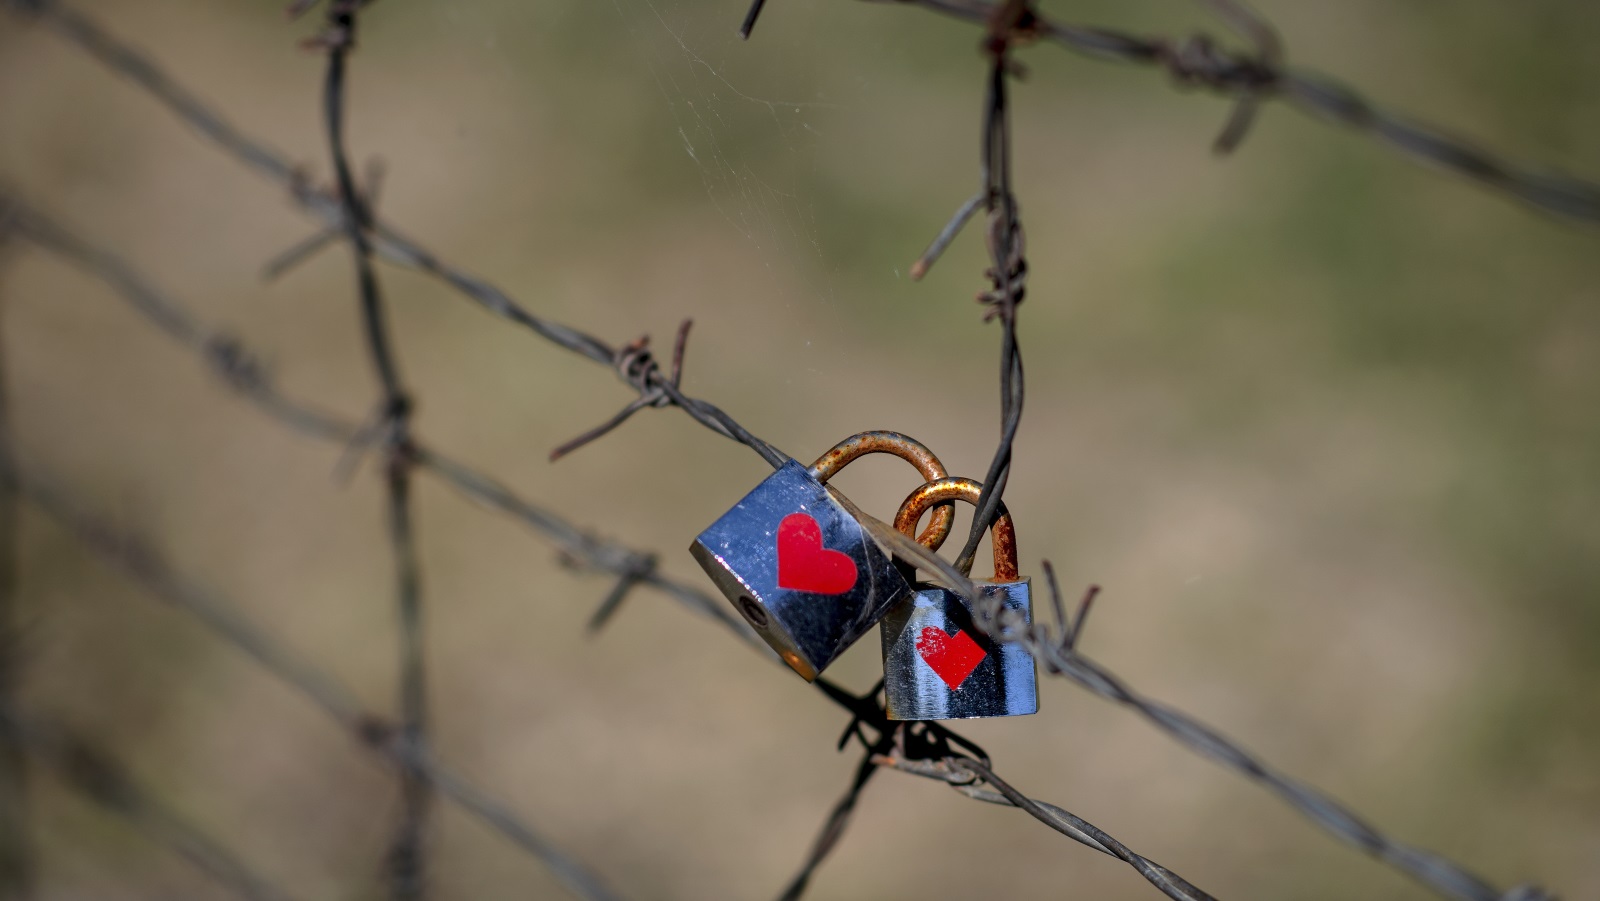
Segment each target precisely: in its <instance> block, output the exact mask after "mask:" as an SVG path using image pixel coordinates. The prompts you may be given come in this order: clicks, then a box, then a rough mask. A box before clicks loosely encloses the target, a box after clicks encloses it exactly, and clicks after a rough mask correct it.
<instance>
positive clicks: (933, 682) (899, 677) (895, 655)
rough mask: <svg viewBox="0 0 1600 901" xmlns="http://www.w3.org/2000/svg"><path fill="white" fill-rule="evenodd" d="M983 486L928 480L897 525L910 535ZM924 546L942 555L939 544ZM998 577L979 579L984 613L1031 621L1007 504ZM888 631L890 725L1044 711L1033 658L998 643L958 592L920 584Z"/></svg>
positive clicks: (973, 497)
mask: <svg viewBox="0 0 1600 901" xmlns="http://www.w3.org/2000/svg"><path fill="white" fill-rule="evenodd" d="M982 493H983V486H982V485H981V484H979V483H978V482H975V481H973V480H971V479H962V478H949V479H938V480H934V481H930V482H929V483H928V484H926V485H924V486H922V487H921V488H918V489H917V490H916V491H914V492H912V493H911V496H910V497H907V498H906V500H905V503H904V504H902V505H901V507H900V512H899V514H898V515H896V516H895V519H894V525H895V528H897V529H899V530H900V531H901V532H903V533H904V534H906V535H912V534H915V533H914V531H913V530H914V529H915V528H916V525H917V520H918V519H919V518H921V516H922V514H923V512H925V511H926V510H927V509H928V508H929V507H930V506H932V505H934V504H937V503H942V502H946V501H951V500H957V499H959V500H965V501H968V502H970V503H973V504H977V503H978V498H979V496H980V495H982ZM930 539H931V536H928V535H924V536H923V537H922V538H919V539H918V542H919V543H920V544H922V545H923V546H925V547H928V548H929V549H930V550H936V549H937V548H938V547H939V544H940V542H939V541H934V540H930ZM990 540H991V541H992V542H993V544H994V578H993V579H990V580H974V581H975V582H976V584H977V585H978V586H979V587H980V590H981V592H982V594H983V597H984V600H985V601H986V602H987V603H985V604H980V605H979V615H981V616H985V617H989V618H994V619H998V618H999V617H1000V616H1001V615H1002V614H1001V613H999V611H1001V610H1006V611H1012V616H1015V617H1019V618H1020V620H1021V622H1022V623H1024V624H1026V623H1029V622H1031V621H1032V618H1033V609H1032V599H1031V597H1030V596H1029V580H1027V579H1019V578H1017V538H1016V531H1015V530H1014V529H1013V528H1012V525H1011V514H1010V513H1009V512H1007V510H1006V507H1005V504H1001V505H1000V508H999V511H998V514H997V515H996V516H995V520H994V525H993V527H992V529H991V530H990ZM881 625H882V628H883V632H882V636H883V690H884V694H885V696H886V699H887V704H886V706H887V709H888V714H889V719H891V720H954V719H968V718H973V717H987V716H1025V715H1027V714H1030V713H1038V712H1039V677H1038V673H1037V671H1036V670H1035V668H1034V662H1033V655H1032V654H1029V653H1028V651H1027V649H1026V648H1024V647H1023V646H1022V645H1020V644H1017V643H1015V642H997V641H994V640H993V639H992V638H990V637H989V632H988V630H987V629H985V628H984V627H983V626H984V625H985V624H984V623H980V622H979V621H977V620H976V619H975V618H974V613H973V611H972V610H970V609H968V607H967V605H966V604H965V603H964V602H963V601H962V599H961V598H960V597H959V596H958V595H956V594H955V593H954V592H952V591H949V590H947V589H944V588H941V587H939V586H937V585H927V584H922V583H918V584H917V585H916V586H915V588H914V590H913V592H912V594H911V596H910V597H908V598H906V599H905V600H903V601H901V602H900V603H898V604H896V605H895V606H894V607H892V608H890V610H889V612H888V613H887V614H885V615H884V617H883V621H882V623H881Z"/></svg>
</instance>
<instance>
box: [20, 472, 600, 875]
mask: <svg viewBox="0 0 1600 901" xmlns="http://www.w3.org/2000/svg"><path fill="white" fill-rule="evenodd" d="M0 468H3V469H4V471H5V472H6V473H7V474H8V475H9V476H10V477H11V478H12V479H14V480H15V483H16V484H17V486H18V490H19V492H20V494H21V495H22V496H23V497H24V498H25V499H27V500H28V501H29V503H31V504H33V505H34V506H35V507H37V508H39V509H40V510H42V511H43V512H45V513H46V514H47V515H49V516H50V518H51V519H53V520H54V521H56V522H57V523H58V524H60V525H61V526H62V527H63V528H65V529H66V530H67V531H68V532H69V533H71V534H72V535H73V536H75V537H76V538H77V539H78V540H79V541H80V542H82V543H83V544H84V545H85V546H86V547H87V548H89V549H90V550H91V551H93V552H94V553H96V554H97V555H99V556H100V557H101V558H102V559H104V560H105V561H106V562H108V563H110V564H112V565H113V566H115V567H116V568H118V569H120V570H122V571H123V573H125V574H126V575H127V576H128V577H130V578H131V579H132V580H133V581H134V582H136V583H138V584H139V585H142V586H143V587H144V588H145V589H146V590H148V591H149V592H150V593H151V594H153V595H154V596H156V597H157V598H160V599H161V600H163V601H165V602H166V603H168V604H170V605H171V606H172V607H174V608H175V609H177V610H179V611H181V612H183V613H185V614H187V615H189V616H192V617H194V618H195V619H196V620H197V621H198V622H200V623H201V624H202V625H204V626H206V627H207V628H208V629H209V630H210V631H211V632H213V633H214V634H216V635H217V636H218V637H220V638H221V639H223V640H224V641H226V642H228V643H229V644H231V645H232V646H233V647H234V648H235V649H237V650H239V651H241V652H243V653H244V654H245V655H246V656H248V657H250V658H252V659H253V660H255V661H256V662H257V663H258V664H260V665H261V666H262V668H263V669H265V670H266V671H267V672H269V673H271V674H272V675H273V676H275V677H277V678H278V679H279V680H281V681H283V682H284V683H285V684H286V685H288V686H290V687H292V688H293V689H295V690H296V691H297V692H299V693H300V694H302V695H304V696H305V697H306V698H307V699H308V700H310V701H311V702H312V703H313V704H314V705H315V706H317V707H318V708H319V709H321V710H322V711H323V712H324V713H326V714H327V715H328V716H329V717H331V718H332V719H333V720H334V721H335V722H337V723H338V724H339V725H340V726H341V727H343V729H344V730H345V731H346V732H348V733H349V734H350V735H351V736H352V737H354V738H355V739H356V741H357V743H358V744H360V745H361V746H362V747H364V748H367V749H369V750H371V751H373V752H374V753H376V754H378V755H379V756H381V757H383V758H384V759H386V760H388V761H389V762H390V763H391V764H394V765H395V766H396V767H397V768H399V769H400V770H401V771H403V772H414V773H416V774H417V775H418V777H419V778H421V779H424V780H425V781H426V782H427V783H428V784H430V785H432V786H433V787H434V788H436V789H437V790H438V791H439V792H440V794H442V795H443V796H445V797H447V798H449V799H451V800H452V801H454V802H455V803H456V804H457V805H459V806H460V807H461V808H462V809H463V810H465V811H467V812H468V813H470V814H472V815H473V816H475V817H477V818H478V819H480V820H482V821H483V822H484V823H485V824H487V825H488V826H490V828H492V829H494V830H495V831H496V832H499V833H500V834H501V835H503V836H505V837H506V838H508V839H510V840H511V841H512V842H513V843H514V844H515V845H517V847H519V848H521V849H522V850H524V851H526V852H528V853H530V854H532V855H533V856H534V857H535V858H537V859H539V860H541V861H542V862H543V863H544V864H545V865H546V868H547V869H548V870H549V871H550V873H551V874H552V875H554V876H555V877H556V878H557V880H558V881H560V883H561V884H562V885H563V886H564V887H565V888H566V889H567V891H568V892H569V893H570V894H571V895H573V896H574V897H577V898H582V899H584V901H618V897H619V896H617V895H616V894H614V893H613V892H612V891H611V890H610V889H609V888H607V887H606V886H605V884H604V883H603V882H602V881H601V880H600V879H599V878H598V877H597V876H595V875H594V874H592V873H590V872H589V870H588V869H587V868H586V867H585V866H584V865H583V864H581V863H579V862H578V860H577V858H575V857H573V856H572V855H571V854H569V853H567V852H566V851H564V850H562V849H561V848H560V847H559V846H558V845H556V844H555V843H554V842H552V841H550V840H549V839H547V838H546V837H545V836H544V835H543V833H541V832H540V831H538V830H536V829H534V828H533V827H532V826H530V825H528V824H527V823H526V822H525V821H524V820H522V819H521V818H519V817H517V816H516V815H515V814H514V813H512V812H511V811H510V809H509V808H507V807H506V806H505V805H504V804H502V803H500V802H499V801H497V800H496V799H495V798H494V796H493V795H490V794H488V793H486V792H484V791H482V790H481V789H478V788H476V787H475V786H473V785H472V783H470V782H468V781H467V780H466V779H464V778H462V777H461V776H460V775H458V774H457V773H456V772H455V771H453V770H451V769H450V768H448V767H447V766H445V765H444V764H442V763H440V762H439V761H438V760H436V759H435V758H434V757H433V755H432V753H431V752H430V751H428V749H427V748H426V747H425V746H424V745H422V744H421V743H420V742H416V741H414V740H412V739H411V738H410V737H409V736H408V734H407V732H406V730H405V729H403V728H401V727H400V726H399V725H397V724H395V723H391V722H389V721H387V720H385V719H383V718H382V717H379V716H377V715H375V714H372V713H370V712H368V711H366V710H365V709H363V708H362V707H361V705H360V704H359V702H357V701H356V700H355V696H354V694H353V693H352V692H350V690H349V689H347V688H345V687H344V686H343V685H341V684H340V683H339V682H337V681H336V680H335V679H334V678H333V677H331V676H329V675H328V674H327V673H325V672H323V671H322V670H320V669H318V668H317V667H315V666H313V665H312V664H310V663H307V662H306V661H305V660H303V659H302V658H301V657H300V656H299V655H297V654H295V653H293V652H292V651H289V650H288V649H287V648H285V647H284V646H283V645H281V644H279V643H278V642H277V641H276V640H274V639H273V638H271V637H269V636H268V635H267V634H266V633H265V632H264V631H263V630H262V629H260V628H259V627H258V626H256V625H255V624H254V623H252V622H250V620H249V619H248V618H247V617H246V616H244V615H243V614H242V613H241V612H240V611H239V610H238V608H236V607H235V606H234V605H232V604H231V603H229V602H228V601H226V600H225V599H224V598H222V597H221V596H220V595H218V594H216V593H215V592H213V591H211V590H209V589H208V588H206V587H204V586H202V585H200V584H199V583H197V582H195V581H193V580H190V579H188V578H186V577H185V576H184V575H183V574H182V573H180V572H178V571H177V570H176V569H174V568H173V567H172V566H171V565H170V564H169V563H168V562H167V561H166V560H165V559H164V558H163V557H162V556H161V555H160V554H159V553H158V552H157V551H156V550H155V549H154V548H152V547H151V546H150V545H148V544H146V543H145V542H143V541H141V540H140V539H139V538H138V537H137V536H135V535H133V534H131V533H128V532H125V531H122V530H119V529H117V528H114V527H113V526H111V525H110V524H108V523H107V522H105V521H104V520H102V519H100V518H98V517H96V516H95V515H93V514H91V513H88V512H86V511H85V510H84V509H83V507H82V506H81V505H80V504H79V503H78V501H77V500H76V499H75V498H73V497H71V496H70V495H69V494H68V493H67V492H65V491H63V490H62V489H60V488H58V487H57V486H56V485H55V484H54V483H52V482H50V481H48V480H47V479H45V478H42V477H40V476H38V475H36V474H35V472H34V469H33V467H31V466H27V465H23V464H21V463H19V461H18V460H16V459H14V458H5V459H0Z"/></svg>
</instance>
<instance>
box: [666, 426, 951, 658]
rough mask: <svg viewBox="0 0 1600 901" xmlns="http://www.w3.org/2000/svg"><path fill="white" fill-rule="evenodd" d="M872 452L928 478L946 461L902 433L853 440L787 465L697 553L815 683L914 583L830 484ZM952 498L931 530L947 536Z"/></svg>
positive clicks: (705, 538) (694, 549) (697, 545)
mask: <svg viewBox="0 0 1600 901" xmlns="http://www.w3.org/2000/svg"><path fill="white" fill-rule="evenodd" d="M870 453H889V454H894V455H896V456H898V457H901V458H903V459H905V460H907V461H909V462H910V463H911V464H912V465H913V466H915V467H916V468H917V470H918V472H920V473H922V477H923V478H924V479H927V480H935V479H941V478H943V477H944V476H945V469H944V465H943V464H942V463H940V462H939V458H938V457H935V456H934V455H933V452H932V451H930V450H928V449H927V448H926V447H924V446H923V445H922V444H920V443H918V442H917V441H916V440H914V439H912V438H908V437H907V436H905V435H901V434H899V433H896V432H862V433H861V434H859V435H855V436H853V437H850V438H847V439H845V440H844V441H841V442H840V443H839V444H837V445H835V446H834V448H833V449H832V450H830V451H828V452H827V453H825V454H823V455H822V456H821V457H820V458H818V460H817V462H815V463H813V464H811V466H810V467H805V466H801V465H800V464H799V463H796V462H794V461H793V460H791V461H789V462H788V463H786V464H784V465H783V467H782V468H780V469H779V470H778V471H777V472H775V473H773V474H772V475H771V476H770V477H768V478H767V480H766V481H764V482H762V483H761V484H760V485H757V486H756V488H755V490H753V491H751V492H750V493H749V494H747V495H745V497H744V500H741V501H740V502H739V503H738V504H736V505H735V506H734V508H733V509H732V510H729V511H728V512H727V513H726V514H724V515H723V516H722V518H721V519H718V520H717V521H716V522H714V523H712V524H711V526H710V527H709V528H707V529H706V530H705V531H704V532H701V533H700V536H699V537H698V538H696V539H695V542H694V544H693V545H691V546H690V547H689V552H690V553H691V554H693V555H694V558H695V559H696V560H697V561H699V563H700V566H701V567H702V568H704V569H705V571H706V574H707V575H709V576H710V577H711V580H712V581H713V582H715V583H716V584H717V587H718V588H719V589H721V590H722V593H723V594H725V595H727V597H728V600H729V601H731V602H732V603H733V605H734V607H735V608H736V609H738V611H739V613H740V614H741V615H742V616H743V617H744V618H745V621H746V622H748V623H749V624H750V625H751V626H752V627H753V628H754V629H755V630H756V633H757V634H759V635H760V636H761V637H762V639H763V640H765V641H766V642H767V644H769V645H771V646H772V649H773V650H774V651H777V652H778V655H779V656H780V657H782V658H783V659H784V662H786V663H788V664H789V666H791V667H792V668H793V669H794V671H795V672H797V673H799V674H800V675H801V676H803V677H804V678H805V680H806V681H807V682H810V681H812V680H814V679H816V677H817V675H818V674H819V673H821V672H822V671H823V669H824V668H826V667H827V666H828V664H830V663H832V662H833V660H834V659H835V658H836V657H838V656H839V655H840V654H842V653H844V651H845V649H846V648H848V647H850V645H852V644H854V643H855V641H856V639H858V638H860V637H861V636H862V635H863V634H865V633H866V632H867V630H869V629H871V628H872V627H873V626H874V625H876V624H877V622H878V620H879V619H880V618H881V617H882V616H883V613H884V611H885V610H887V609H888V608H889V606H890V605H891V604H893V603H894V602H895V601H897V600H899V599H900V598H902V597H903V596H905V595H906V593H908V592H909V591H910V590H911V589H910V585H909V584H908V583H907V582H906V580H905V577H904V576H902V575H901V574H900V571H899V569H898V568H897V567H896V566H895V565H894V562H893V560H892V558H891V556H890V554H889V552H888V551H886V550H885V549H884V548H883V547H882V546H880V545H879V544H878V542H877V541H876V540H875V539H873V538H872V537H871V536H870V535H869V534H868V533H867V531H866V530H865V529H863V528H862V526H861V523H860V522H859V521H858V520H857V519H856V518H855V516H853V515H852V514H851V513H850V512H849V510H848V509H847V508H846V506H845V504H842V503H840V500H839V498H837V497H835V496H834V494H833V493H832V491H833V489H831V488H829V487H827V486H826V485H825V484H824V483H825V482H827V480H828V479H829V478H831V477H832V476H833V475H834V473H837V472H838V471H839V470H841V469H843V468H844V467H845V465H846V464H848V463H849V462H850V461H851V460H854V459H855V458H857V457H859V456H861V455H863V454H870ZM952 507H953V505H946V506H943V507H940V508H937V509H935V510H934V515H933V518H932V520H930V522H929V524H928V528H927V530H926V532H925V534H924V536H923V537H924V538H925V539H927V540H929V541H936V542H942V541H944V538H945V536H946V535H948V534H949V532H950V522H951V520H952V519H953V514H954V510H953V509H952Z"/></svg>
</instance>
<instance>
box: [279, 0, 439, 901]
mask: <svg viewBox="0 0 1600 901" xmlns="http://www.w3.org/2000/svg"><path fill="white" fill-rule="evenodd" d="M363 3H364V0H355V2H352V0H328V3H327V19H326V23H325V25H324V27H323V30H322V32H321V33H320V34H319V36H318V38H317V39H316V43H317V44H318V45H319V46H321V47H322V48H324V49H325V50H326V51H327V57H328V67H327V75H326V77H325V79H324V82H323V88H322V109H323V123H324V126H325V128H326V130H327V138H328V153H329V156H330V158H331V161H332V165H333V172H334V183H335V186H336V189H337V190H336V192H335V196H336V197H337V199H338V202H339V207H340V218H341V220H342V223H343V225H344V237H345V239H346V241H347V243H349V245H350V255H351V257H352V259H353V260H354V262H355V270H356V292H357V297H358V299H359V300H360V305H361V325H362V333H363V335H364V337H365V339H366V344H367V351H368V353H369V355H370V357H371V362H372V369H373V372H374V373H375V374H376V376H377V379H378V384H379V389H380V392H379V393H380V396H379V399H378V407H377V413H376V416H375V417H374V422H375V425H376V428H375V429H374V433H375V437H376V440H377V441H378V442H379V443H380V444H381V446H382V449H383V472H384V485H385V488H386V500H387V514H388V515H387V520H388V535H389V548H390V551H391V553H392V556H393V558H394V567H395V574H394V578H395V590H396V598H395V608H396V614H397V618H398V620H399V623H400V723H399V729H400V732H401V733H402V739H403V741H404V742H405V743H406V744H407V745H409V746H413V747H418V748H421V747H425V746H426V744H427V720H428V701H427V675H426V670H425V668H424V664H423V635H422V575H421V572H420V569H421V565H420V563H419V560H418V557H417V542H416V537H415V532H414V531H413V529H412V506H411V471H412V469H413V467H414V466H415V462H414V459H413V455H412V453H411V410H412V403H411V394H410V392H408V391H407V390H406V388H405V386H404V385H403V384H402V382H401V380H400V369H399V361H398V359H397V352H396V350H395V347H394V343H393V339H392V338H391V335H390V329H389V324H388V312H387V308H386V306H385V304H384V299H383V295H382V293H381V291H380V289H379V284H378V274H377V270H376V268H375V267H374V266H373V264H372V242H371V240H370V239H369V238H368V232H369V230H370V229H371V222H372V218H371V210H370V208H369V204H368V198H366V197H363V196H362V195H361V194H360V193H359V192H358V191H357V190H356V184H355V177H354V176H353V175H352V174H351V167H350V159H349V154H348V151H347V150H346V147H345V115H344V110H345V71H346V67H347V64H348V62H349V59H350V51H351V49H352V48H353V47H354V46H355V44H356V29H357V23H358V18H357V15H356V14H357V12H358V11H359V10H360V8H361V6H362V5H363ZM309 6H310V4H304V3H302V4H298V5H297V6H295V7H291V12H293V13H299V12H303V11H305V10H306V9H307V8H309ZM368 187H369V189H370V188H375V187H376V185H374V184H369V185H368ZM429 796H430V790H429V786H428V782H427V780H425V779H423V778H421V777H420V776H419V774H418V773H416V772H415V771H414V770H412V769H410V768H409V767H402V768H401V776H400V822H399V823H398V824H397V825H396V829H395V834H394V838H393V840H392V841H391V843H390V846H389V860H388V875H389V879H390V888H391V894H392V896H393V897H394V898H395V899H397V901H415V899H420V898H422V897H423V895H424V885H425V879H426V860H425V850H424V831H425V830H426V828H427V819H428V807H429Z"/></svg>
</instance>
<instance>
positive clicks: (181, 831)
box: [0, 706, 294, 901]
mask: <svg viewBox="0 0 1600 901" xmlns="http://www.w3.org/2000/svg"><path fill="white" fill-rule="evenodd" d="M0 732H3V733H4V734H5V736H6V737H7V739H8V740H11V741H14V742H16V743H17V744H18V745H19V746H20V747H22V748H23V749H25V750H26V751H27V753H28V754H29V756H31V757H32V758H34V759H35V760H38V761H41V762H43V763H44V764H46V765H48V766H49V767H50V769H52V770H54V771H55V772H56V774H57V775H58V776H59V777H60V778H61V780H62V781H63V782H65V783H67V784H68V785H69V786H71V787H72V788H73V789H74V790H76V791H77V792H78V793H80V794H82V795H83V796H85V797H87V798H88V799H89V800H91V801H93V802H94V803H95V804H96V805H98V806H100V807H102V808H104V809H106V810H108V811H110V812H112V813H114V814H116V815H117V816H119V817H121V818H123V819H125V820H127V821H128V823H129V824H130V825H132V826H133V827H134V828H135V829H136V830H138V831H139V832H141V833H143V834H145V835H147V836H149V837H150V838H151V839H153V840H154V841H156V842H157V843H159V844H162V845H165V846H166V847H167V848H168V849H170V850H171V851H173V852H174V853H176V854H177V855H178V856H180V857H182V858H184V859H185V860H187V861H188V862H189V863H190V864H192V865H193V866H194V867H195V868H196V869H198V870H200V871H202V872H204V873H205V874H206V875H208V876H210V877H211V878H212V880H214V881H215V882H216V883H217V884H218V885H221V886H223V887H225V888H227V889H228V890H229V891H231V892H233V893H234V894H236V895H238V896H239V897H241V898H244V899H246V901H293V898H294V896H293V895H292V894H290V893H289V892H287V891H284V890H283V889H281V888H279V887H278V886H277V885H276V884H274V883H273V882H272V881H271V880H269V879H267V878H266V877H264V876H262V875H260V874H259V873H257V872H256V871H254V870H253V869H252V868H251V867H250V866H248V865H247V864H245V863H244V862H243V861H242V860H241V859H240V857H239V855H238V854H236V853H234V852H233V851H232V850H230V849H229V848H227V847H226V846H225V845H223V844H222V843H221V842H219V841H217V840H216V839H214V838H212V837H211V836H210V835H209V834H208V833H207V832H206V831H205V830H204V829H202V828H200V827H199V826H197V825H195V824H194V823H192V822H190V821H189V820H188V818H186V817H184V816H182V815H181V814H179V813H177V812H176V811H174V810H173V809H172V808H171V807H169V806H168V805H167V804H166V803H164V802H163V801H161V800H160V799H159V798H157V797H156V795H155V793H153V792H152V791H150V790H149V789H148V788H146V787H145V786H143V785H141V784H140V783H139V782H138V781H137V780H136V779H134V777H133V776H132V775H131V774H129V773H128V771H127V769H126V768H125V767H124V766H123V765H122V764H121V763H119V762H118V761H117V760H116V758H115V757H113V756H112V755H111V754H110V753H109V752H107V751H106V750H105V749H104V748H102V747H99V746H97V745H95V744H94V743H92V742H90V741H89V740H88V739H86V738H84V737H83V736H82V735H81V734H79V733H77V732H75V731H73V730H70V729H68V728H66V727H64V726H62V725H61V724H60V723H58V722H55V721H53V720H50V719H46V718H43V717H39V716H34V715H22V714H19V713H18V712H16V710H15V709H13V708H12V707H10V706H4V707H0Z"/></svg>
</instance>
